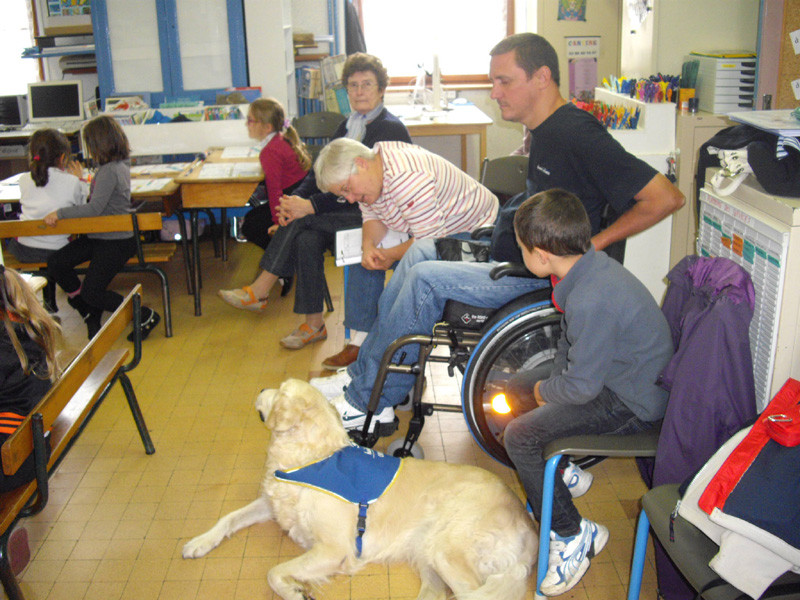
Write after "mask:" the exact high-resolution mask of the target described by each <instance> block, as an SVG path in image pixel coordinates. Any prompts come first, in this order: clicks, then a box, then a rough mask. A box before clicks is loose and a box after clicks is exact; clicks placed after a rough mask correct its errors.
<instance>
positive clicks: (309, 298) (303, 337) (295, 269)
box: [219, 53, 411, 349]
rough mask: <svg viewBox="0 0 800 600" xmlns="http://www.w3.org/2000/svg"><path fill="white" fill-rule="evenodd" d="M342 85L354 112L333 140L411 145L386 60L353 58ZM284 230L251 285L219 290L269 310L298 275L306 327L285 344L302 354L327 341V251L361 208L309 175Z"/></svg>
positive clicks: (283, 211)
mask: <svg viewBox="0 0 800 600" xmlns="http://www.w3.org/2000/svg"><path fill="white" fill-rule="evenodd" d="M342 81H343V82H344V84H345V86H346V88H347V96H348V98H349V100H350V106H351V108H352V110H353V112H352V113H351V114H350V116H349V117H348V118H347V120H345V121H344V122H342V124H341V125H340V126H339V129H338V130H337V131H336V134H335V135H334V138H343V137H346V138H350V139H353V140H357V141H359V142H362V143H363V144H365V145H366V146H370V147H371V146H373V145H374V144H375V143H377V142H381V141H401V142H409V143H410V142H411V136H410V135H409V134H408V130H407V129H406V127H405V125H403V124H402V123H401V122H400V120H399V119H398V118H397V117H395V116H394V115H392V114H391V113H390V112H389V111H387V110H386V108H385V107H384V106H383V94H384V91H385V90H386V86H387V84H388V82H389V77H388V75H387V73H386V69H385V68H384V67H383V64H382V63H381V61H380V60H379V59H378V58H376V57H374V56H371V55H369V54H363V53H357V54H353V55H351V56H350V57H349V58H348V59H347V61H346V62H345V64H344V69H343V72H342ZM278 222H279V224H280V227H278V229H277V231H275V233H274V236H273V238H272V241H271V242H270V244H269V246H268V247H267V249H266V251H265V252H264V255H263V256H262V258H261V262H260V263H259V266H260V267H261V272H260V273H259V275H258V276H257V277H256V279H255V281H253V282H252V283H251V284H250V285H247V286H244V287H243V288H240V289H234V290H220V291H219V295H220V297H221V298H222V299H223V300H224V301H225V302H227V303H228V304H230V305H231V306H234V307H236V308H239V309H243V310H251V311H256V312H262V311H265V310H266V308H267V298H268V296H269V291H270V289H271V288H272V286H273V285H274V284H275V282H276V281H278V279H279V278H287V277H291V276H293V275H295V276H296V279H297V286H296V291H295V302H294V312H295V313H297V314H301V315H305V322H304V323H302V324H301V325H300V326H299V327H298V328H296V329H295V330H294V331H292V332H291V333H290V334H289V335H287V336H286V337H284V338H283V339H282V340H281V345H282V346H284V347H286V348H291V349H297V348H302V347H304V346H306V345H307V344H310V343H312V342H318V341H322V340H325V339H326V338H327V335H328V334H327V330H326V329H325V322H324V320H323V318H322V309H323V302H324V298H323V295H324V282H325V273H324V252H325V250H326V249H327V248H329V247H331V246H332V245H333V243H334V240H335V236H336V232H337V231H340V230H343V229H352V228H356V227H360V226H361V212H360V211H359V210H358V207H356V206H352V205H350V204H348V203H346V202H344V201H341V200H340V199H339V198H338V197H337V196H336V195H335V194H331V193H324V192H322V191H321V190H320V189H319V187H317V182H316V178H315V176H314V172H313V171H310V172H309V173H308V175H307V176H306V178H305V179H303V181H302V182H301V183H300V185H299V186H298V187H297V188H296V189H295V190H294V192H293V194H292V195H291V196H287V195H285V196H283V197H282V198H281V200H280V205H279V207H278Z"/></svg>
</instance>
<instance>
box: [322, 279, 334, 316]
mask: <svg viewBox="0 0 800 600" xmlns="http://www.w3.org/2000/svg"><path fill="white" fill-rule="evenodd" d="M322 297H323V298H324V299H325V308H326V309H327V311H328V312H333V300H331V291H330V289H328V280H327V279H325V278H323V280H322Z"/></svg>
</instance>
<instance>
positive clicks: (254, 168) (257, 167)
mask: <svg viewBox="0 0 800 600" xmlns="http://www.w3.org/2000/svg"><path fill="white" fill-rule="evenodd" d="M261 173H262V172H261V163H257V162H237V163H233V173H232V174H233V176H234V177H259V176H261Z"/></svg>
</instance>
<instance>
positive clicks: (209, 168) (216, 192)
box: [175, 149, 264, 316]
mask: <svg viewBox="0 0 800 600" xmlns="http://www.w3.org/2000/svg"><path fill="white" fill-rule="evenodd" d="M263 179H264V174H263V173H262V172H261V164H260V163H259V162H258V158H253V159H232V160H226V159H224V158H222V150H219V149H216V150H213V151H211V153H210V154H209V155H208V157H207V158H206V159H205V160H197V161H195V162H193V163H192V165H191V167H189V169H187V171H186V172H185V173H183V174H181V175H180V176H178V177H176V178H175V181H176V183H179V184H180V186H181V205H182V206H183V210H185V211H187V212H188V213H189V215H190V219H191V226H192V271H193V275H194V276H193V282H194V284H193V287H194V314H195V316H200V315H201V314H202V308H201V306H200V247H199V244H198V240H197V213H198V212H199V211H201V210H206V209H209V208H219V209H221V211H222V217H221V219H220V220H221V221H222V225H223V227H224V226H225V224H226V222H227V209H228V208H241V207H243V206H245V205H246V204H247V201H248V200H249V199H250V195H251V194H252V193H253V190H254V189H255V188H256V185H257V184H258V183H259V182H260V181H261V180H263ZM227 237H228V236H227V235H225V232H223V235H222V260H228V251H227Z"/></svg>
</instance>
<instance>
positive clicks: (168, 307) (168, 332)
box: [147, 265, 172, 337]
mask: <svg viewBox="0 0 800 600" xmlns="http://www.w3.org/2000/svg"><path fill="white" fill-rule="evenodd" d="M147 271H148V272H150V273H154V274H155V275H157V276H158V278H159V279H160V280H161V301H162V303H163V305H164V336H165V337H172V303H171V302H170V299H169V279H167V274H166V273H165V272H164V270H163V269H162V268H161V267H156V266H155V265H148V266H147Z"/></svg>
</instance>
